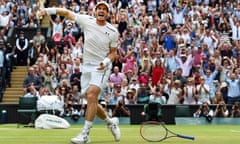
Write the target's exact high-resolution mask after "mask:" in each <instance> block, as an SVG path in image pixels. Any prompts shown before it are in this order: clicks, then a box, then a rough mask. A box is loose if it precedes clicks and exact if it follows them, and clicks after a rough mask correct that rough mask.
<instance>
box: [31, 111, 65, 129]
mask: <svg viewBox="0 0 240 144" xmlns="http://www.w3.org/2000/svg"><path fill="white" fill-rule="evenodd" d="M69 127H70V124H69V123H68V121H66V120H65V119H63V118H61V117H58V116H55V115H51V114H41V115H40V116H39V117H38V118H37V119H36V120H35V128H36V129H67V128H69Z"/></svg>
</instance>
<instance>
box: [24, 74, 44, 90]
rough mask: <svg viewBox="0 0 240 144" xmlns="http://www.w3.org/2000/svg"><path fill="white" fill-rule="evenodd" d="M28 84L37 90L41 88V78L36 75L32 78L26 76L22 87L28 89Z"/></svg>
mask: <svg viewBox="0 0 240 144" xmlns="http://www.w3.org/2000/svg"><path fill="white" fill-rule="evenodd" d="M30 84H33V85H34V86H35V88H36V89H37V90H39V89H40V87H41V86H42V81H41V78H40V77H38V76H37V75H33V76H30V75H28V76H27V77H26V78H25V80H24V82H23V87H28V86H29V85H30Z"/></svg>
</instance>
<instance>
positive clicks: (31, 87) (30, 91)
mask: <svg viewBox="0 0 240 144" xmlns="http://www.w3.org/2000/svg"><path fill="white" fill-rule="evenodd" d="M23 96H24V97H38V98H40V95H39V92H38V91H37V90H36V88H35V87H34V85H32V84H30V85H29V86H28V87H27V93H26V94H25V95H23Z"/></svg>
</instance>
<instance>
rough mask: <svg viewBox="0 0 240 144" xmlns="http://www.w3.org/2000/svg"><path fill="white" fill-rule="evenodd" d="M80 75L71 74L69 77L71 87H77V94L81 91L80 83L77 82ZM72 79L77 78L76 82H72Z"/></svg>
mask: <svg viewBox="0 0 240 144" xmlns="http://www.w3.org/2000/svg"><path fill="white" fill-rule="evenodd" d="M81 75H82V73H81V72H79V73H73V74H72V75H71V76H70V83H71V85H72V86H73V85H77V86H78V90H79V92H80V91H81V82H80V81H78V80H81ZM74 78H77V79H78V80H74Z"/></svg>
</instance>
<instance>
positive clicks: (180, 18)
mask: <svg viewBox="0 0 240 144" xmlns="http://www.w3.org/2000/svg"><path fill="white" fill-rule="evenodd" d="M169 6H170V10H171V12H172V15H173V24H174V26H173V27H174V28H175V27H176V25H183V24H184V14H185V12H186V10H187V4H184V5H183V6H184V7H183V8H181V7H180V6H176V7H175V8H173V6H172V4H169Z"/></svg>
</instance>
